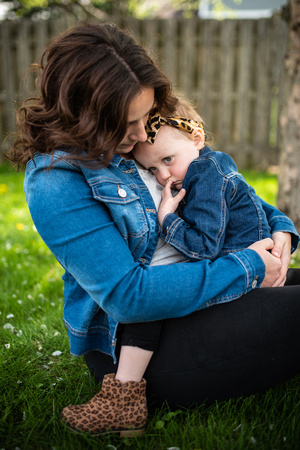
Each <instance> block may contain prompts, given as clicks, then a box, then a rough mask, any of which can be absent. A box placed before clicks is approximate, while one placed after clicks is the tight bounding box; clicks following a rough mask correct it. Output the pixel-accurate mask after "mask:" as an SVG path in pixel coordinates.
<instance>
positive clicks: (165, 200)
mask: <svg viewBox="0 0 300 450" xmlns="http://www.w3.org/2000/svg"><path fill="white" fill-rule="evenodd" d="M171 187H172V181H171V180H169V181H168V182H167V184H166V185H165V187H164V188H163V190H162V193H161V202H160V205H159V208H158V212H157V215H158V222H159V225H160V226H161V225H162V223H163V221H164V218H165V217H166V215H167V214H170V213H174V212H175V211H176V209H177V208H178V205H179V203H180V202H181V200H182V199H183V197H184V196H185V189H180V191H179V192H178V194H176V196H175V197H173V195H172V191H171Z"/></svg>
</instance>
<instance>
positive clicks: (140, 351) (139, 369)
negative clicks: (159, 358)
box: [116, 321, 162, 383]
mask: <svg viewBox="0 0 300 450" xmlns="http://www.w3.org/2000/svg"><path fill="white" fill-rule="evenodd" d="M161 326H162V321H155V322H145V323H134V324H126V325H122V326H121V336H120V341H121V351H120V356H119V364H118V370H117V373H116V379H117V380H119V381H121V382H122V383H126V382H127V381H141V379H142V378H143V375H144V373H145V371H146V369H147V367H148V364H149V362H150V359H151V357H152V355H153V352H154V351H155V350H156V349H157V346H158V344H159V338H160V332H161Z"/></svg>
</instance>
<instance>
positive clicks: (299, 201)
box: [278, 0, 300, 232]
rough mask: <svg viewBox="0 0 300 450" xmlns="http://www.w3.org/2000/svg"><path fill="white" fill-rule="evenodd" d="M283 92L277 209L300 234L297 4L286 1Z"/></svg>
mask: <svg viewBox="0 0 300 450" xmlns="http://www.w3.org/2000/svg"><path fill="white" fill-rule="evenodd" d="M288 10H289V43H288V49H287V55H286V57H285V70H286V91H285V101H284V105H283V109H282V113H281V117H280V131H281V139H280V165H279V177H278V184H279V186H278V208H279V209H280V210H281V211H283V212H284V213H285V214H286V215H287V216H289V217H290V218H291V219H292V220H293V222H294V224H295V226H296V228H297V230H298V232H300V0H289V3H288Z"/></svg>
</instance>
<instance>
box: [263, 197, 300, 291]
mask: <svg viewBox="0 0 300 450" xmlns="http://www.w3.org/2000/svg"><path fill="white" fill-rule="evenodd" d="M261 202H262V206H263V208H264V210H265V213H266V215H267V218H268V222H269V224H270V226H271V228H272V239H273V241H274V247H273V249H272V254H273V255H274V256H276V257H278V258H280V259H281V263H282V269H281V274H280V278H279V279H278V280H277V281H276V282H275V284H274V286H283V285H284V284H285V280H286V273H287V270H288V268H289V264H290V258H291V253H293V252H294V251H295V250H296V249H297V247H298V244H299V235H298V233H297V230H296V228H295V226H294V224H293V222H292V221H291V219H290V218H289V217H287V216H286V215H285V214H283V213H282V212H281V211H279V210H278V209H277V208H275V207H274V206H271V205H269V204H268V203H266V202H265V201H264V200H262V199H261Z"/></svg>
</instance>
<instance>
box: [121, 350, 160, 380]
mask: <svg viewBox="0 0 300 450" xmlns="http://www.w3.org/2000/svg"><path fill="white" fill-rule="evenodd" d="M152 355H153V351H150V350H144V349H143V348H140V347H131V346H129V345H123V346H122V347H121V352H120V357H119V365H118V370H117V373H116V379H117V380H119V381H121V383H126V382H127V381H141V379H142V378H143V375H144V373H145V371H146V369H147V367H148V364H149V362H150V359H151V357H152Z"/></svg>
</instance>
